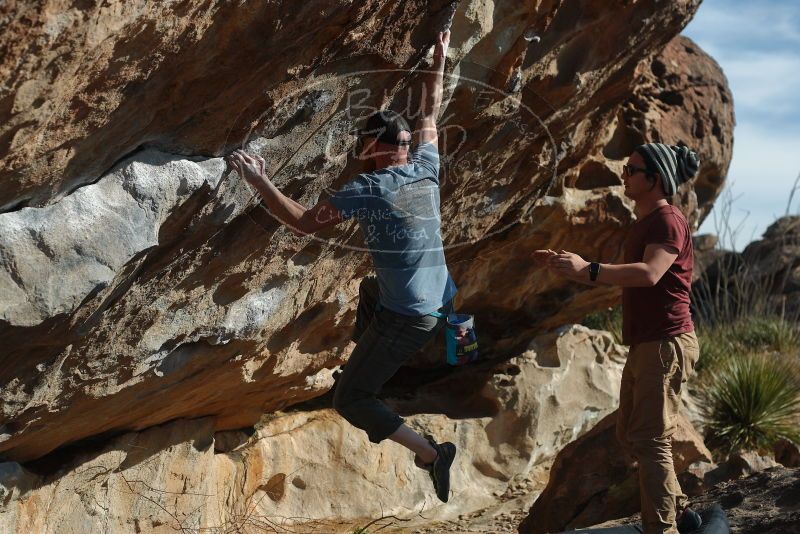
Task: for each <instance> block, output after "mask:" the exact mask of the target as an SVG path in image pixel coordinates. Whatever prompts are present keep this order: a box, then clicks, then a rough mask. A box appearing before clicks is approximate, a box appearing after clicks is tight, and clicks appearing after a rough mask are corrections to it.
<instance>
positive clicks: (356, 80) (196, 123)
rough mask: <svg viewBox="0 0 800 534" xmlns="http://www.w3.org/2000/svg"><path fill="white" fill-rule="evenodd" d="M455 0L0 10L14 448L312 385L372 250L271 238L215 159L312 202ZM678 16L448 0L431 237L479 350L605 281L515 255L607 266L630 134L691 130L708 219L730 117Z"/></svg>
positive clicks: (413, 70) (7, 409)
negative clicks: (572, 253) (358, 128)
mask: <svg viewBox="0 0 800 534" xmlns="http://www.w3.org/2000/svg"><path fill="white" fill-rule="evenodd" d="M452 6H455V4H453V3H452V2H447V1H444V0H412V1H409V2H403V3H395V2H386V1H383V0H371V1H368V2H356V3H352V2H341V1H337V0H324V1H321V2H312V3H297V2H295V3H283V4H280V3H277V4H276V3H270V2H250V3H245V4H241V3H224V2H223V3H208V2H200V1H199V0H197V1H188V2H182V3H170V2H166V3H165V2H161V3H153V2H114V1H112V2H103V3H92V2H84V1H81V2H78V1H76V0H75V1H67V2H60V3H53V2H50V1H48V0H37V1H34V2H26V3H23V4H20V3H11V4H4V5H3V6H2V7H0V14H2V20H3V21H4V31H3V32H2V34H1V35H0V50H3V54H2V59H0V73H2V79H3V83H2V85H0V206H3V207H4V209H5V211H4V213H2V214H0V228H1V229H2V232H0V293H2V296H3V297H2V299H0V344H2V346H3V355H2V363H3V365H2V366H0V390H2V394H1V395H2V402H1V403H0V406H2V412H0V454H1V455H2V456H3V457H4V458H5V459H7V460H10V461H20V462H25V461H30V460H32V459H35V458H38V457H40V456H42V455H44V454H47V453H48V452H51V451H53V450H54V449H56V448H59V447H61V446H64V445H66V444H69V443H71V442H75V441H78V440H82V439H85V438H89V437H92V436H108V435H117V434H120V433H122V432H127V431H134V430H141V429H145V428H148V427H150V426H153V425H158V424H161V423H164V422H166V421H170V420H174V419H178V418H202V417H211V418H212V420H213V425H214V428H215V429H216V430H226V429H236V428H242V427H246V426H250V425H252V424H254V423H255V422H256V421H257V420H258V419H259V418H260V417H261V415H262V414H263V413H270V412H274V411H276V410H281V409H283V408H285V407H287V406H290V405H293V404H297V403H299V402H302V401H305V400H307V399H309V398H312V397H315V396H318V395H320V394H322V393H324V392H325V391H327V390H328V389H329V388H330V386H331V384H332V383H333V381H332V379H331V369H333V368H334V367H336V366H337V365H339V364H341V363H342V362H343V361H345V360H346V358H347V356H348V354H349V350H350V348H351V346H350V345H349V329H350V326H351V325H352V322H353V315H354V314H353V309H354V296H355V295H356V290H357V287H358V279H359V278H361V277H362V276H363V275H364V274H366V273H368V272H369V271H370V262H369V260H368V258H367V256H366V254H364V252H363V242H362V240H361V238H360V236H359V235H357V231H356V230H355V228H354V226H352V225H351V226H343V227H342V228H341V229H340V230H337V231H330V232H328V233H327V234H325V237H326V239H318V238H312V237H303V238H301V237H296V236H294V235H293V234H291V232H288V231H286V230H284V229H282V228H279V225H278V224H277V223H276V222H275V221H274V220H273V219H272V218H271V217H270V216H269V215H268V214H267V213H265V212H264V211H263V210H261V209H260V208H258V207H257V206H256V200H255V199H254V198H253V194H252V192H251V190H250V189H248V187H247V186H246V184H244V183H243V182H242V181H240V180H239V179H238V178H237V177H236V176H231V175H230V174H228V173H226V171H225V170H224V165H223V163H222V160H221V159H220V156H222V155H224V154H226V153H228V152H229V151H230V150H232V149H234V148H237V147H241V146H244V147H245V148H246V149H247V150H250V151H251V152H254V153H258V154H261V155H263V156H264V157H265V158H266V160H267V162H268V165H267V167H268V169H267V170H268V174H269V175H270V176H271V177H272V178H273V180H274V182H275V183H276V184H277V186H278V187H280V188H281V189H282V190H284V191H286V192H287V193H288V194H290V195H291V196H292V197H293V198H295V199H297V200H298V201H300V202H303V203H304V204H307V205H310V204H312V203H314V202H315V201H316V200H317V198H319V197H320V195H323V194H324V192H325V190H326V189H327V188H329V187H337V186H339V185H340V184H341V183H343V182H344V181H345V180H346V179H348V177H350V176H352V174H353V173H354V172H357V171H358V170H359V168H358V167H357V166H356V165H355V164H354V163H353V162H352V161H349V160H348V157H347V154H348V151H349V150H350V149H351V148H352V139H351V138H350V137H349V136H347V135H346V133H347V131H348V129H349V128H350V127H351V126H352V123H353V121H354V120H355V118H357V117H360V116H363V115H364V114H366V113H368V112H369V111H371V110H372V109H374V108H378V107H382V106H386V105H391V106H392V107H393V108H395V109H398V110H401V111H407V112H408V113H409V114H413V112H414V110H415V108H414V105H413V103H414V102H416V93H415V92H414V88H415V87H417V86H418V82H419V76H418V75H419V72H418V71H419V70H421V69H423V68H424V67H425V65H426V63H425V55H426V52H427V50H428V47H429V46H430V44H431V43H432V42H433V39H434V36H435V34H436V32H437V31H438V30H439V29H441V28H442V27H444V25H445V24H446V22H447V20H449V19H450V18H451V15H453V11H452V9H451V7H452ZM696 8H697V2H696V1H694V0H681V1H677V2H666V3H665V2H661V3H653V2H628V1H627V0H615V1H614V2H603V3H589V4H575V3H571V2H564V1H561V0H556V1H554V2H533V3H531V2H518V1H516V0H499V1H495V2H490V1H487V0H468V1H467V0H465V1H462V2H460V3H458V6H457V9H456V11H455V14H454V16H452V28H453V40H452V43H453V48H452V51H451V53H450V57H449V61H448V68H447V72H448V81H447V84H448V88H447V102H446V105H445V109H444V110H443V117H442V129H441V130H442V134H441V138H440V144H441V146H442V153H443V160H442V161H443V168H444V169H443V173H442V217H443V220H444V225H443V228H444V237H445V241H446V244H447V247H448V248H447V255H448V259H449V260H450V262H451V271H452V273H453V275H454V277H455V279H456V281H457V283H458V285H459V286H460V297H459V302H458V304H459V305H460V306H461V307H462V308H463V309H465V310H467V311H470V312H474V313H475V314H476V316H477V322H478V324H479V325H481V336H482V343H483V346H484V347H486V348H490V349H491V353H492V354H494V355H495V356H498V357H502V358H506V359H507V358H509V357H512V356H514V355H517V354H520V353H521V352H522V351H523V350H524V349H525V346H526V344H527V342H528V340H529V339H531V338H532V337H533V335H535V334H536V333H540V332H543V331H547V330H550V329H553V328H555V327H557V326H560V325H562V324H565V323H568V322H572V321H575V320H578V319H580V318H581V317H582V316H583V315H584V314H585V313H586V312H587V311H591V310H594V309H597V308H598V307H600V306H605V305H608V304H609V303H610V302H612V301H613V300H614V299H616V297H617V294H616V292H615V291H614V290H611V289H608V288H588V287H586V288H584V287H577V286H575V285H573V284H567V283H565V282H564V281H562V280H556V279H555V278H553V277H551V276H549V275H548V274H546V273H543V272H535V271H534V270H532V269H531V267H530V264H529V261H528V259H527V258H528V256H527V254H528V251H530V250H532V249H533V248H537V247H551V248H557V247H562V246H564V247H567V246H568V247H569V248H571V249H573V250H576V251H577V252H579V253H581V254H584V255H586V256H587V257H592V258H599V259H601V260H604V261H611V260H614V259H616V258H618V257H619V255H620V251H621V245H622V242H623V239H624V235H625V231H626V228H627V227H628V226H629V224H630V223H631V222H632V221H633V219H634V215H633V211H632V205H631V204H630V202H629V201H628V200H627V199H626V198H625V197H624V196H623V194H622V186H621V185H620V180H619V178H618V175H619V173H620V168H621V165H622V164H623V162H624V160H625V158H626V157H627V155H628V153H629V152H630V150H631V149H632V147H633V146H635V144H636V143H639V142H641V141H644V140H653V139H660V140H663V141H665V142H670V143H676V142H678V141H684V142H686V143H687V144H689V145H691V146H693V147H694V148H696V149H697V150H698V151H699V152H700V153H701V154H702V157H703V160H704V165H703V170H702V171H701V173H700V175H699V176H698V177H697V178H696V180H695V181H693V182H692V183H689V184H687V185H686V186H685V187H683V188H682V190H681V192H680V195H679V196H678V197H677V198H676V204H678V205H679V206H680V207H681V208H682V209H684V210H685V212H686V213H687V215H688V217H689V219H690V221H691V222H692V224H696V223H698V222H699V221H700V220H701V218H702V217H703V214H704V213H705V212H706V211H707V210H708V207H709V203H710V201H711V199H712V198H713V196H714V192H715V191H716V189H714V187H718V185H719V184H720V183H721V181H722V178H723V177H724V171H725V169H726V168H727V165H728V162H729V160H730V149H731V139H732V132H731V125H732V120H733V119H732V117H733V111H732V100H731V97H730V92H729V91H728V89H727V88H726V84H725V79H724V76H723V75H722V73H721V71H720V69H719V68H718V66H717V65H716V64H715V63H714V62H713V60H711V59H710V58H709V57H708V56H706V55H705V54H703V53H702V51H700V50H699V49H698V48H697V46H696V45H694V44H693V43H691V42H690V41H688V40H686V39H684V38H674V37H675V35H676V34H677V33H678V32H679V31H680V29H681V28H682V27H683V26H684V25H685V24H686V23H687V21H688V20H689V19H690V18H691V16H692V14H693V13H694V11H695V9H696ZM534 34H536V35H534ZM537 36H538V37H539V39H538V40H537V39H536V38H535V37H537ZM687 55H688V56H687ZM689 56H690V57H691V61H686V57H689ZM409 99H410V102H411V105H410V107H409V106H407V105H406V102H407V101H409ZM688 116H691V117H692V118H691V120H686V118H687V117H688ZM709 130H710V133H709ZM709 184H712V185H709ZM695 186H697V187H698V188H699V189H698V191H702V193H695V191H694V188H695ZM709 188H710V189H709ZM334 236H336V238H335V239H333V237H334ZM327 238H330V239H327Z"/></svg>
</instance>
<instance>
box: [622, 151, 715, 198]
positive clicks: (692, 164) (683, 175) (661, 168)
mask: <svg viewBox="0 0 800 534" xmlns="http://www.w3.org/2000/svg"><path fill="white" fill-rule="evenodd" d="M636 152H638V153H639V154H641V155H642V157H643V158H644V162H645V164H646V165H647V170H648V171H650V172H654V173H655V172H657V173H658V174H660V175H661V178H662V180H661V181H662V183H663V184H664V192H665V193H666V194H667V196H672V195H674V194H675V191H677V190H678V186H679V185H681V184H682V183H685V182H687V181H688V180H689V179H690V178H691V177H692V176H694V175H695V174H697V170H698V169H699V168H700V159H699V158H698V157H697V154H696V153H695V152H694V151H692V150H689V147H687V146H686V145H665V144H663V143H647V144H645V145H639V146H638V147H636Z"/></svg>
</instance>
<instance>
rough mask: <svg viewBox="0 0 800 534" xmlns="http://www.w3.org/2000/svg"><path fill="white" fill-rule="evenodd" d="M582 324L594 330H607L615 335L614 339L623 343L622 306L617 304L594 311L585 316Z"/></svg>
mask: <svg viewBox="0 0 800 534" xmlns="http://www.w3.org/2000/svg"><path fill="white" fill-rule="evenodd" d="M581 324H582V325H583V326H585V327H587V328H592V329H594V330H605V331H607V332H610V333H611V335H612V336H614V341H616V342H617V343H622V307H620V306H616V307H614V308H608V309H606V310H603V311H599V312H593V313H590V314H588V315H587V316H586V317H584V318H583V321H581Z"/></svg>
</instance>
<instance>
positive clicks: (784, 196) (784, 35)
mask: <svg viewBox="0 0 800 534" xmlns="http://www.w3.org/2000/svg"><path fill="white" fill-rule="evenodd" d="M683 34H684V35H686V36H688V37H689V38H691V39H692V40H694V41H695V42H696V43H697V44H699V45H700V46H701V47H702V48H703V49H704V50H705V51H706V52H707V53H708V54H710V55H711V56H712V57H713V58H714V59H715V60H716V61H717V63H719V64H720V66H721V67H722V70H723V71H724V72H725V75H726V76H727V78H728V84H729V86H730V88H731V91H732V92H733V101H734V111H735V113H736V129H735V130H734V141H733V160H732V161H731V167H730V169H729V171H728V188H729V190H728V192H727V193H726V196H727V197H728V198H729V199H732V203H730V204H729V206H730V213H731V226H733V227H735V228H738V232H737V234H736V236H735V238H734V239H732V241H734V242H733V243H732V245H734V246H735V247H736V248H737V249H741V248H743V247H744V246H745V245H746V244H747V243H748V242H750V241H751V240H753V239H758V238H760V237H761V234H762V233H763V232H764V230H766V228H767V226H769V224H770V223H772V222H773V221H775V219H776V218H777V217H778V216H781V215H783V214H785V212H786V209H787V201H788V199H789V194H790V192H791V190H792V186H793V184H794V182H795V179H796V178H797V175H798V174H800V2H798V1H797V0H772V1H761V2H751V1H743V0H704V1H703V3H702V4H701V5H700V9H699V10H698V12H697V14H696V15H695V18H694V20H692V21H691V22H690V23H689V25H688V26H687V27H686V29H685V30H684V31H683ZM724 202H725V200H724V198H722V199H721V201H718V205H717V207H715V208H714V210H713V211H712V214H711V215H709V217H708V218H707V219H706V221H705V222H704V223H703V225H702V227H701V228H700V232H701V233H708V232H711V233H719V232H718V231H717V229H719V223H718V222H717V224H715V217H714V213H715V212H716V215H717V221H719V215H720V214H721V212H722V208H721V207H720V206H722V204H723V203H724ZM789 212H790V213H792V214H798V213H800V191H796V192H795V195H794V200H793V202H792V206H791V207H790V210H789ZM723 233H724V232H723ZM726 240H727V241H731V239H726ZM728 244H731V243H728Z"/></svg>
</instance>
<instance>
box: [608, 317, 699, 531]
mask: <svg viewBox="0 0 800 534" xmlns="http://www.w3.org/2000/svg"><path fill="white" fill-rule="evenodd" d="M699 355H700V350H699V347H698V344H697V337H696V336H695V334H694V332H688V333H685V334H679V335H677V336H675V337H671V338H667V339H662V340H660V341H651V342H647V343H639V344H637V345H633V346H631V350H630V352H629V353H628V361H627V362H626V363H625V368H624V369H623V371H622V385H621V387H620V395H619V412H618V414H617V438H618V439H619V441H620V443H621V444H622V446H623V448H624V449H625V450H626V452H627V453H628V454H629V455H630V456H632V457H633V458H635V459H636V460H637V461H638V463H639V490H640V492H641V506H642V524H643V526H644V532H645V534H655V533H657V534H662V533H668V534H677V532H678V531H677V529H676V526H675V512H676V507H677V508H678V509H682V508H683V507H684V506H685V505H686V503H687V502H688V500H687V497H686V495H684V494H683V492H682V491H681V487H680V485H679V484H678V479H677V477H676V476H675V466H674V465H673V462H672V438H671V436H672V434H674V433H675V429H676V428H677V417H678V412H679V411H680V408H681V387H682V384H683V383H684V382H686V380H687V379H688V378H689V376H690V375H691V373H692V372H693V370H694V365H695V363H696V362H697V358H698V356H699Z"/></svg>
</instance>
